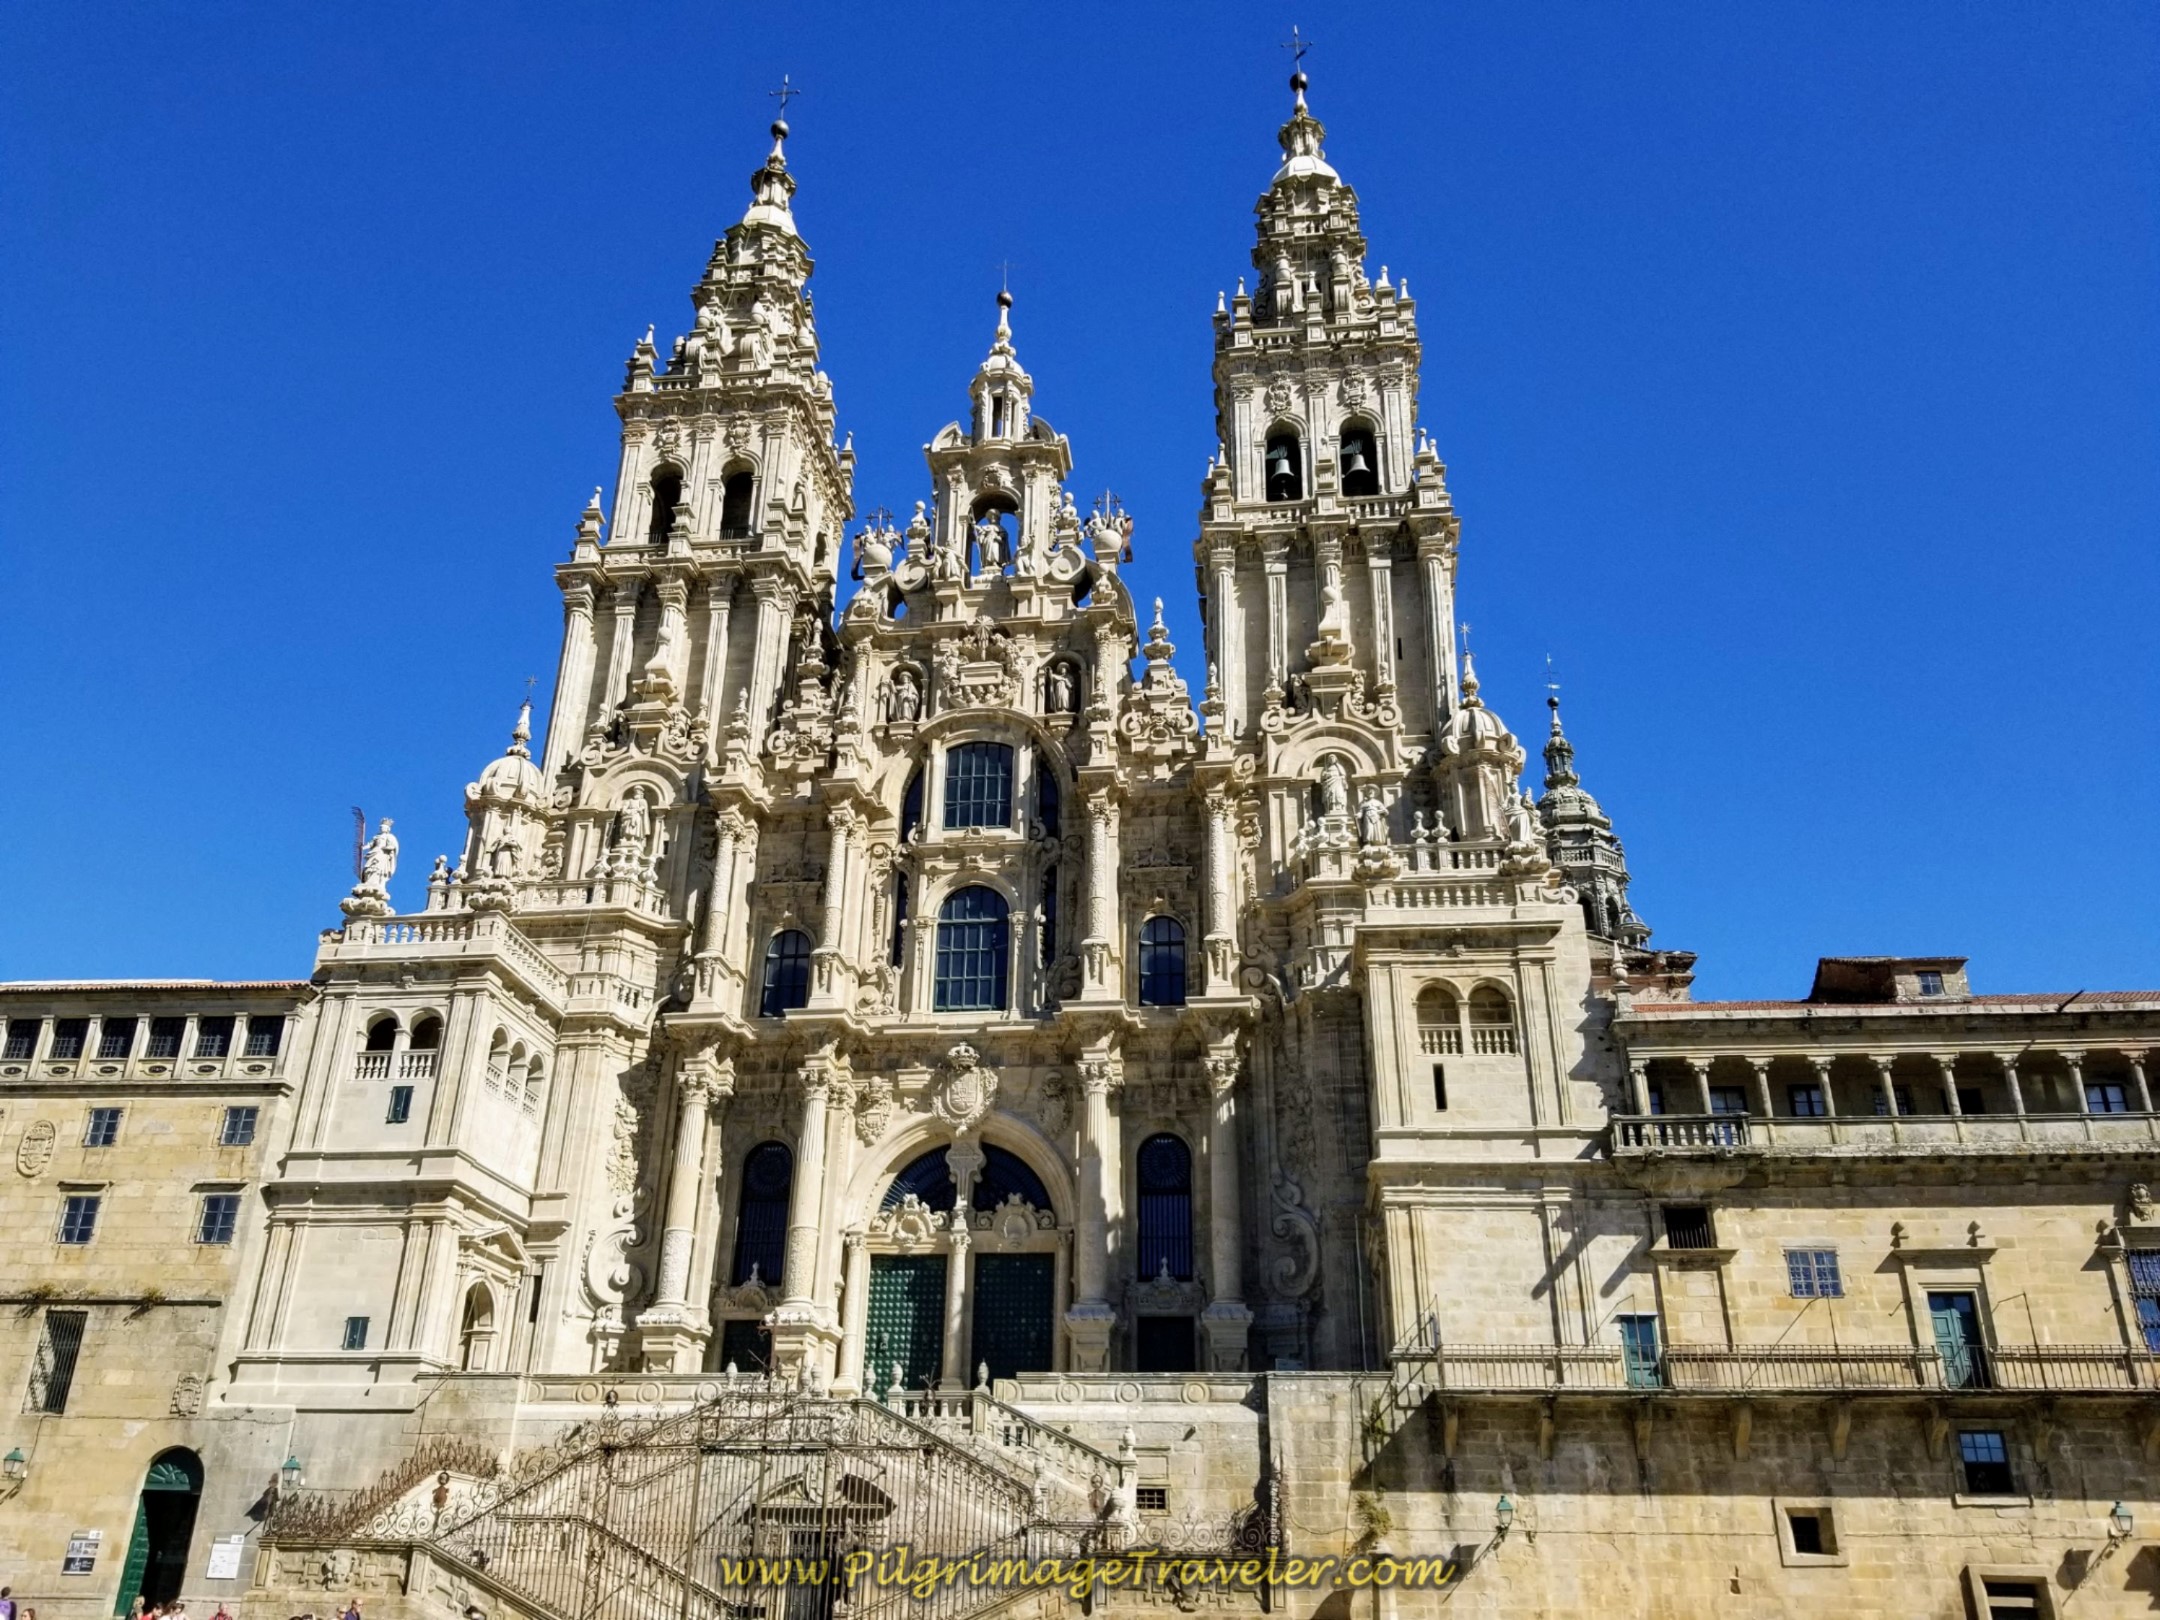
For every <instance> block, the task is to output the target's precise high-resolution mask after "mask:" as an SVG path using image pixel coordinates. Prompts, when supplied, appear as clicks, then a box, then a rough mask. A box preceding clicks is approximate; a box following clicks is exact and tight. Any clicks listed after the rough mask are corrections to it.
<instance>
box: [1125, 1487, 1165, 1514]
mask: <svg viewBox="0 0 2160 1620" xmlns="http://www.w3.org/2000/svg"><path fill="white" fill-rule="evenodd" d="M1133 1506H1134V1507H1136V1508H1138V1509H1139V1510H1140V1511H1141V1512H1142V1513H1168V1512H1169V1511H1170V1487H1169V1486H1167V1485H1138V1486H1135V1487H1134V1488H1133Z"/></svg>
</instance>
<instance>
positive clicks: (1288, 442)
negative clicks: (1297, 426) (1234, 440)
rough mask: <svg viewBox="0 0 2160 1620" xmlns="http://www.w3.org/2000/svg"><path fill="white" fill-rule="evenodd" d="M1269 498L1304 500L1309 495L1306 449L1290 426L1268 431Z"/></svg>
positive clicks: (1275, 499) (1274, 499)
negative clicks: (1306, 483)
mask: <svg viewBox="0 0 2160 1620" xmlns="http://www.w3.org/2000/svg"><path fill="white" fill-rule="evenodd" d="M1267 498H1268V499H1269V500H1271V501H1302V500H1303V499H1304V498H1305V451H1304V447H1303V446H1302V445H1301V444H1299V442H1298V436H1297V434H1296V433H1294V432H1292V431H1291V430H1290V429H1289V428H1281V429H1278V430H1277V431H1276V432H1273V433H1270V434H1269V435H1268V441H1267Z"/></svg>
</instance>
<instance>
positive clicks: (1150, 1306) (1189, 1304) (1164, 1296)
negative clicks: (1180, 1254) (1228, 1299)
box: [1129, 1259, 1200, 1315]
mask: <svg viewBox="0 0 2160 1620" xmlns="http://www.w3.org/2000/svg"><path fill="white" fill-rule="evenodd" d="M1129 1303H1130V1304H1131V1305H1132V1307H1133V1309H1135V1310H1138V1311H1147V1312H1149V1313H1151V1314H1155V1315H1163V1314H1178V1313H1182V1312H1185V1311H1190V1310H1197V1309H1198V1308H1199V1305H1200V1289H1199V1288H1198V1286H1196V1285H1195V1284H1193V1283H1189V1282H1180V1281H1178V1279H1177V1278H1175V1277H1173V1276H1171V1275H1170V1262H1169V1260H1168V1259H1165V1260H1164V1261H1163V1263H1162V1269H1161V1270H1160V1271H1158V1272H1156V1273H1155V1275H1154V1276H1152V1277H1150V1278H1149V1279H1148V1280H1147V1281H1146V1282H1143V1283H1135V1284H1134V1285H1133V1289H1132V1293H1131V1295H1130V1296H1129Z"/></svg>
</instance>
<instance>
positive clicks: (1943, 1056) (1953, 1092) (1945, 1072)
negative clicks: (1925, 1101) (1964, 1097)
mask: <svg viewBox="0 0 2160 1620" xmlns="http://www.w3.org/2000/svg"><path fill="white" fill-rule="evenodd" d="M1935 1066H1936V1067H1937V1068H1938V1069H1940V1070H1942V1088H1943V1106H1944V1107H1946V1108H1947V1109H1949V1110H1950V1112H1951V1113H1952V1114H1954V1115H1956V1116H1958V1117H1959V1118H1963V1117H1964V1114H1965V1105H1964V1104H1963V1103H1961V1102H1959V1101H1958V1084H1957V1054H1956V1053H1955V1052H1937V1053H1936V1054H1935Z"/></svg>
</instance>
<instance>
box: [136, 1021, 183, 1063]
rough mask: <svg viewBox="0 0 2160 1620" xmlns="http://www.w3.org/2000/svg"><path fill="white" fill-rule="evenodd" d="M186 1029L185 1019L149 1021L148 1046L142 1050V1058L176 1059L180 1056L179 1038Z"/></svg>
mask: <svg viewBox="0 0 2160 1620" xmlns="http://www.w3.org/2000/svg"><path fill="white" fill-rule="evenodd" d="M186 1029H187V1020H186V1019H185V1018H153V1019H151V1020H150V1044H149V1045H148V1046H146V1047H144V1048H143V1056H144V1057H154V1058H176V1057H178V1056H179V1055H180V1036H181V1034H182V1033H183V1032H184V1031H185V1030H186Z"/></svg>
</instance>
